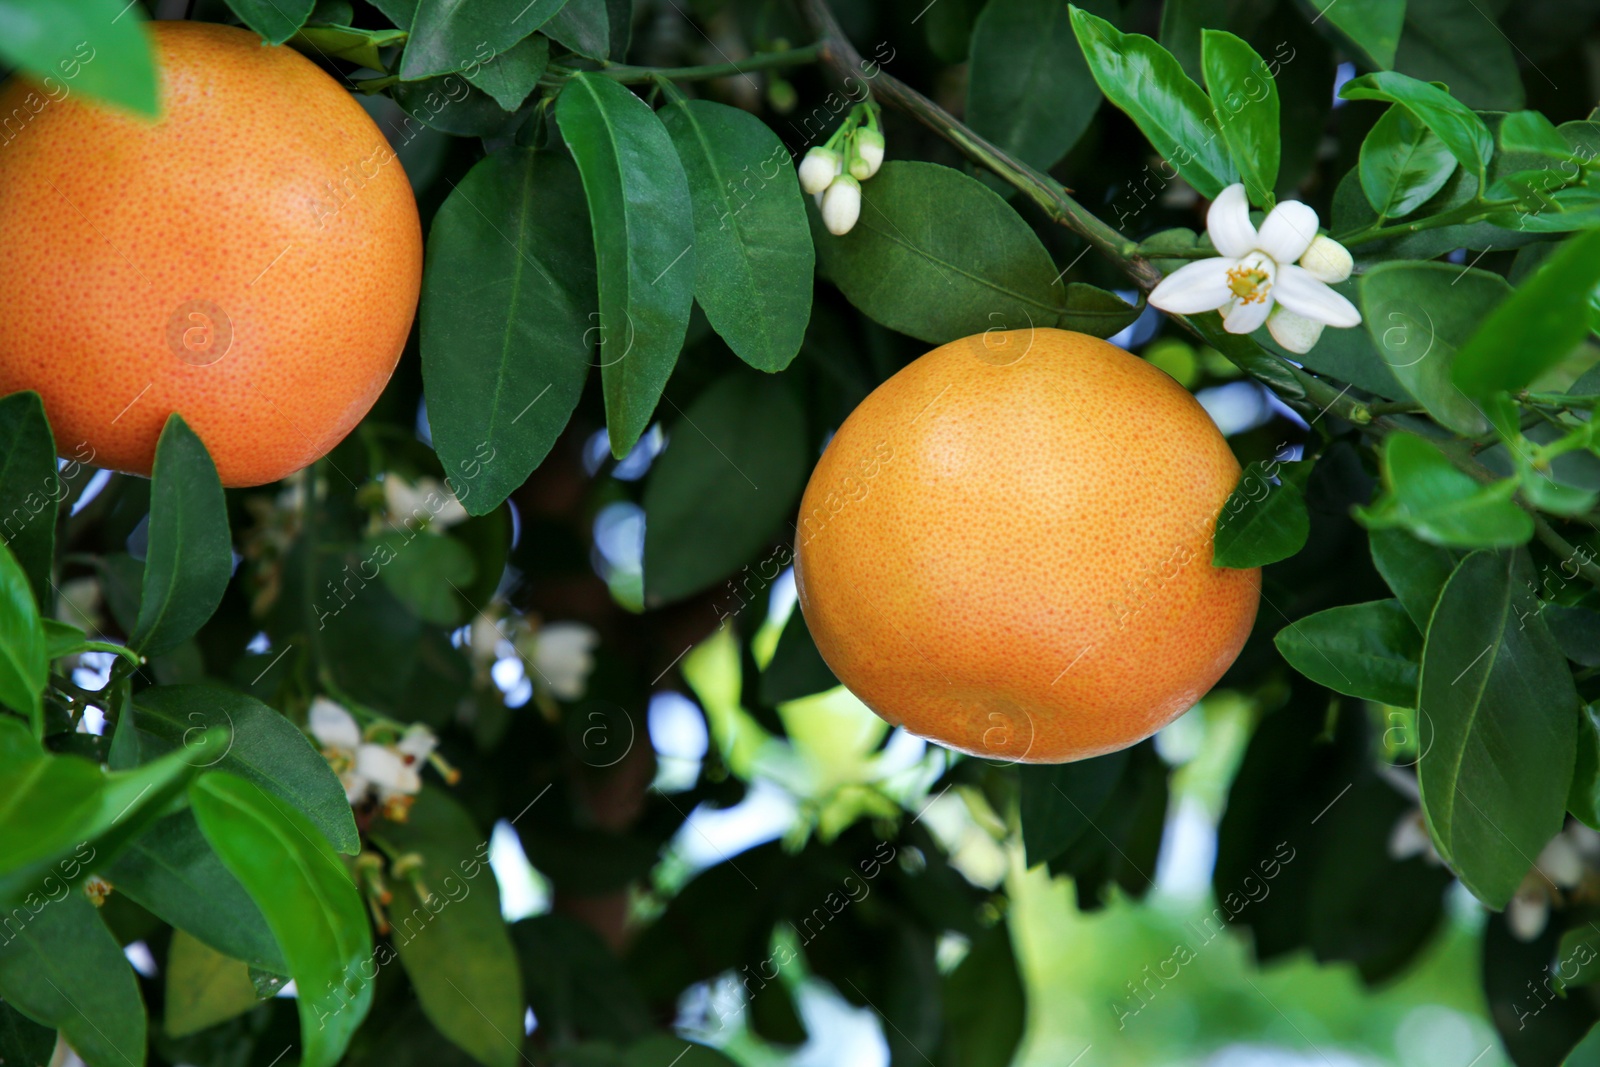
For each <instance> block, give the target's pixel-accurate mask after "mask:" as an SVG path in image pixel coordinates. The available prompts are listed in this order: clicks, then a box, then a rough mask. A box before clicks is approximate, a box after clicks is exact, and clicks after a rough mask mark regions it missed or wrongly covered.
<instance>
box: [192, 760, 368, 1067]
mask: <svg viewBox="0 0 1600 1067" xmlns="http://www.w3.org/2000/svg"><path fill="white" fill-rule="evenodd" d="M189 802H190V803H191V804H192V805H193V806H194V815H195V819H196V821H198V822H199V824H200V829H201V831H202V832H203V833H204V834H205V836H206V840H207V841H209V842H211V847H212V848H213V849H215V850H216V852H217V855H218V856H219V857H221V859H222V863H223V866H225V867H227V868H228V870H229V871H230V872H232V874H233V876H234V877H235V878H237V879H239V881H240V882H241V883H242V884H243V885H244V887H245V891H246V892H248V893H249V894H250V898H251V899H252V900H254V901H255V902H256V907H258V908H260V909H261V913H262V914H263V915H265V916H266V919H267V926H268V927H269V928H270V929H271V930H272V934H273V937H275V938H276V939H277V941H278V944H279V945H280V946H281V947H282V949H283V958H284V961H285V962H286V963H287V964H288V970H289V977H290V978H292V979H294V983H295V986H296V988H297V989H298V990H299V996H298V997H297V999H296V1000H295V1005H296V1007H297V1008H298V1009H299V1012H300V1041H301V1046H302V1051H301V1058H300V1062H301V1064H303V1065H304V1067H332V1065H333V1064H335V1063H337V1062H338V1061H339V1058H340V1057H341V1056H343V1055H344V1052H345V1049H346V1048H347V1047H348V1046H349V1044H350V1038H351V1036H352V1035H353V1034H354V1033H355V1030H356V1028H357V1027H358V1026H360V1025H361V1021H362V1019H364V1018H366V1015H367V1011H368V1009H369V1008H371V1006H372V985H373V978H374V977H375V975H376V973H377V967H378V963H377V961H376V960H374V958H373V954H372V931H371V929H370V928H369V927H368V925H367V912H366V908H365V907H364V906H363V905H362V902H361V894H360V893H359V892H358V891H357V890H356V886H355V883H354V882H352V881H351V880H350V875H349V873H348V872H347V871H346V870H345V868H344V866H343V864H341V863H340V862H339V857H338V855H337V854H336V853H335V852H334V851H333V849H332V848H331V847H329V845H328V842H327V841H326V840H325V839H324V838H323V837H322V835H321V834H320V833H318V832H317V828H316V827H315V826H313V825H312V824H311V823H310V822H308V821H307V820H306V818H305V816H303V815H301V814H300V813H299V812H297V811H295V810H294V809H293V808H291V807H290V806H289V805H288V804H285V803H284V802H282V801H280V800H278V799H276V798H274V797H273V796H272V795H271V794H270V793H267V792H264V791H263V790H262V789H260V788H259V787H258V786H256V785H253V784H252V783H250V782H248V781H246V780H245V779H243V778H239V777H237V776H235V775H232V774H226V773H223V772H219V771H212V772H211V773H209V774H206V775H204V776H202V777H201V778H200V779H198V780H197V781H196V782H195V783H194V785H193V786H191V787H190V789H189Z"/></svg>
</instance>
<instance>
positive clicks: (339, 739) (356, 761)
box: [309, 696, 439, 821]
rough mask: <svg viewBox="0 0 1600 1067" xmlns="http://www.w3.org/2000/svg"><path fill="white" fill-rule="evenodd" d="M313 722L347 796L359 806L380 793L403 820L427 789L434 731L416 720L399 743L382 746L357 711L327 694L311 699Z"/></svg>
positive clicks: (388, 811)
mask: <svg viewBox="0 0 1600 1067" xmlns="http://www.w3.org/2000/svg"><path fill="white" fill-rule="evenodd" d="M309 725H310V728H311V736H313V737H315V738H316V739H317V744H319V745H320V746H322V754H323V756H325V757H326V758H327V760H328V762H329V764H330V765H331V766H332V767H333V770H334V773H335V774H337V775H338V776H339V783H340V784H341V785H343V786H344V794H345V798H346V799H347V800H349V801H350V803H351V804H352V805H357V804H360V803H361V802H362V801H364V800H366V799H367V797H369V796H371V795H374V794H375V795H376V796H377V798H378V801H379V803H381V804H382V805H383V811H384V815H385V816H386V817H388V818H390V819H394V820H396V821H403V820H404V819H405V814H406V811H407V810H408V809H409V808H410V806H411V798H412V797H414V796H416V794H417V793H418V791H420V790H421V789H422V766H421V765H422V763H423V762H424V761H426V760H427V759H428V758H429V757H431V756H432V755H433V750H434V749H435V748H436V747H438V744H439V739H438V738H437V737H435V736H434V733H433V731H432V730H430V729H428V728H427V727H426V726H424V725H422V724H421V723H412V724H411V725H410V726H408V727H406V731H405V733H404V734H402V735H401V737H400V740H399V741H398V742H396V743H394V744H392V745H380V744H377V743H376V742H373V741H368V740H366V739H365V738H364V737H363V736H362V732H361V726H360V724H359V723H357V722H356V720H355V716H353V715H351V714H350V713H349V712H348V711H346V710H345V709H344V707H343V706H341V705H339V704H337V703H335V702H334V701H332V700H329V699H328V698H327V697H322V696H319V697H316V698H315V699H313V700H312V701H311V713H310V716H309Z"/></svg>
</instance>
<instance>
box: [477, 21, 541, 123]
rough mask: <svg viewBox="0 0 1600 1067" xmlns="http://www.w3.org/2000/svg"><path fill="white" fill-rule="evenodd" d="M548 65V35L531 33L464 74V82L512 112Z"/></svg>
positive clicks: (519, 105)
mask: <svg viewBox="0 0 1600 1067" xmlns="http://www.w3.org/2000/svg"><path fill="white" fill-rule="evenodd" d="M549 65H550V38H548V37H545V36H543V35H542V34H535V35H534V36H532V37H527V38H524V39H523V40H521V41H518V42H517V43H516V44H514V45H512V46H511V47H510V48H507V49H505V50H504V51H502V52H499V53H498V54H496V55H495V56H494V58H493V59H490V60H489V61H488V62H487V63H484V64H482V65H481V66H476V67H473V68H471V69H469V70H467V71H465V74H466V78H467V81H469V82H471V83H472V84H473V85H476V86H477V87H478V88H480V89H482V90H483V91H484V92H486V93H488V94H489V95H490V96H492V97H494V99H495V103H497V104H499V105H500V106H501V107H503V108H505V109H506V110H507V111H515V110H517V108H519V107H521V106H522V102H523V101H524V100H526V99H528V94H529V93H531V92H533V90H534V88H535V87H536V86H537V85H538V84H539V79H540V78H542V77H544V72H545V68H546V67H548V66H549Z"/></svg>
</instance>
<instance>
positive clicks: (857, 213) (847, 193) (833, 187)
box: [822, 174, 1192, 270]
mask: <svg viewBox="0 0 1600 1067" xmlns="http://www.w3.org/2000/svg"><path fill="white" fill-rule="evenodd" d="M860 217H861V183H860V182H858V181H856V179H854V178H852V177H851V176H850V175H848V174H840V175H837V176H836V177H835V178H834V179H833V181H832V182H831V183H830V184H829V185H828V188H827V191H826V192H824V193H823V194H822V224H823V225H824V226H826V227H827V228H828V232H829V233H831V234H833V235H834V236H835V237H843V236H844V235H845V234H847V233H849V232H850V230H851V229H852V228H853V227H854V226H855V224H856V220H857V219H859V218H860ZM1191 265H1192V264H1191ZM1184 269H1185V270H1188V269H1189V268H1188V267H1185V268H1184Z"/></svg>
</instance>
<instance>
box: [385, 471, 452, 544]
mask: <svg viewBox="0 0 1600 1067" xmlns="http://www.w3.org/2000/svg"><path fill="white" fill-rule="evenodd" d="M383 502H384V505H385V506H386V508H387V509H388V520H389V522H390V523H391V524H392V525H394V526H400V525H401V524H403V523H405V522H407V521H408V520H409V521H410V523H411V525H410V526H408V527H406V528H407V529H412V530H414V529H416V528H417V524H418V521H419V520H420V521H421V522H422V524H423V525H425V526H426V527H427V528H428V529H430V530H433V531H435V532H438V531H441V530H445V529H447V528H449V527H451V526H454V525H456V524H457V523H459V522H465V521H466V519H467V509H466V508H464V507H462V505H461V501H459V500H457V499H456V497H455V494H454V493H452V492H451V491H450V490H449V489H448V488H446V487H445V486H444V485H443V484H442V483H441V482H440V481H439V480H438V479H437V478H418V479H417V480H416V483H415V484H413V483H411V482H408V481H406V480H405V479H404V478H402V477H400V475H398V474H396V473H394V472H393V471H390V472H389V473H388V474H386V475H384V478H383Z"/></svg>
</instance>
